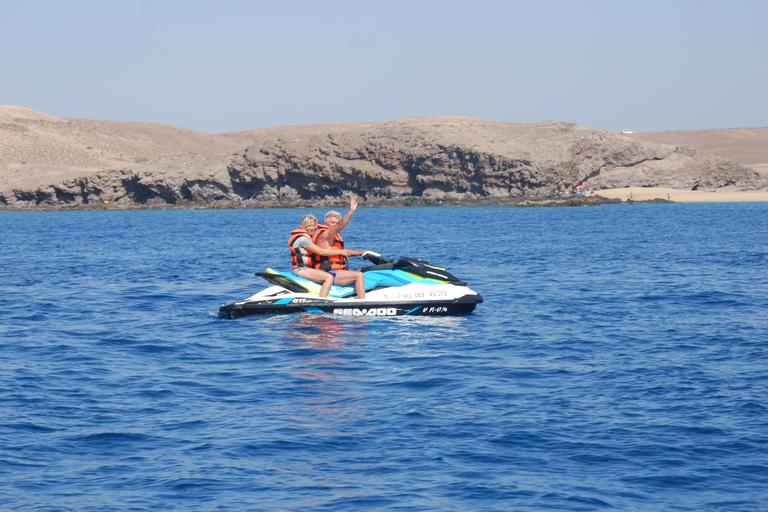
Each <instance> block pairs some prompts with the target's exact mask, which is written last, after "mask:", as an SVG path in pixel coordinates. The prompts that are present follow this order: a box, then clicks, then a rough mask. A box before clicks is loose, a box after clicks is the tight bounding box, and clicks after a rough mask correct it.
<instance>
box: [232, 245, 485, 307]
mask: <svg viewBox="0 0 768 512" xmlns="http://www.w3.org/2000/svg"><path fill="white" fill-rule="evenodd" d="M362 258H363V259H364V260H367V261H369V262H370V263H372V264H373V265H371V266H367V267H363V268H360V269H359V270H360V271H362V272H363V275H364V277H365V299H358V298H356V293H355V287H354V285H349V286H335V285H334V286H331V291H330V293H329V294H328V296H327V297H324V298H320V296H319V294H320V286H321V285H320V284H319V283H315V282H313V281H310V280H308V279H304V278H301V277H298V276H295V275H293V274H292V273H290V272H279V271H276V270H272V269H269V268H268V269H267V270H266V272H257V273H256V275H257V276H260V277H263V278H264V279H265V280H267V282H269V283H270V285H271V286H269V287H267V288H265V289H264V290H261V291H260V292H259V293H257V294H255V295H253V296H251V297H248V298H247V299H245V300H244V301H242V302H235V303H234V304H226V305H223V306H221V307H220V308H219V312H220V315H221V316H222V317H224V318H232V319H234V318H241V317H244V316H250V315H279V314H287V313H330V314H333V315H340V316H404V315H408V316H445V315H462V314H468V313H471V312H472V311H474V309H475V306H477V304H480V303H481V302H483V297H482V296H480V294H479V293H477V292H474V291H472V290H470V289H469V287H468V286H467V283H465V282H464V281H460V280H459V279H457V278H456V277H455V276H453V275H452V274H451V273H450V272H448V271H447V270H445V269H444V268H442V267H438V266H435V265H430V264H429V263H427V262H426V261H422V260H420V259H415V258H404V257H400V258H397V259H395V260H394V261H389V260H388V259H386V258H384V257H383V256H381V255H380V254H378V253H375V252H372V251H367V252H365V253H364V254H363V255H362Z"/></svg>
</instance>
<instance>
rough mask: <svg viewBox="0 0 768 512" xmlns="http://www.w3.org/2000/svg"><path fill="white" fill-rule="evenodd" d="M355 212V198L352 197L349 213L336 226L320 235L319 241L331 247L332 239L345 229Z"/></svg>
mask: <svg viewBox="0 0 768 512" xmlns="http://www.w3.org/2000/svg"><path fill="white" fill-rule="evenodd" d="M355 210H357V197H353V198H352V199H350V200H349V211H348V212H347V213H346V214H345V215H344V216H343V217H342V218H341V220H340V221H339V223H338V224H336V226H334V227H332V228H329V229H326V230H325V231H323V232H322V233H320V240H322V241H323V242H324V243H327V244H328V245H333V243H332V241H333V239H334V238H335V237H336V235H338V234H339V233H340V232H341V230H342V229H344V228H345V227H347V224H348V223H349V219H351V218H352V214H353V213H355Z"/></svg>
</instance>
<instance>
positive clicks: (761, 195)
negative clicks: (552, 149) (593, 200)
mask: <svg viewBox="0 0 768 512" xmlns="http://www.w3.org/2000/svg"><path fill="white" fill-rule="evenodd" d="M595 195H598V196H602V197H606V198H608V199H615V198H619V199H621V200H622V201H627V198H628V197H630V195H631V197H632V199H633V200H634V201H650V200H653V199H668V200H670V201H673V202H675V203H751V202H760V201H768V190H759V191H747V192H705V191H703V190H676V189H673V188H645V187H634V188H617V189H605V190H597V191H595Z"/></svg>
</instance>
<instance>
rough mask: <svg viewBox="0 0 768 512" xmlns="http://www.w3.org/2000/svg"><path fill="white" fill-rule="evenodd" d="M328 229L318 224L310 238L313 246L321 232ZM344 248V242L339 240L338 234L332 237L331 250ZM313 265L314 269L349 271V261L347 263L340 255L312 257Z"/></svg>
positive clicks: (316, 255) (317, 255) (345, 258)
mask: <svg viewBox="0 0 768 512" xmlns="http://www.w3.org/2000/svg"><path fill="white" fill-rule="evenodd" d="M328 229H330V228H328V226H326V225H324V224H319V225H318V226H317V231H315V232H314V233H313V234H312V238H313V239H314V241H315V244H317V239H318V238H320V235H321V234H322V232H323V231H326V230H328ZM343 248H344V240H343V239H342V238H341V235H339V234H338V233H337V234H336V236H335V237H333V245H332V246H331V249H343ZM314 257H315V259H314V262H313V263H314V265H315V268H319V269H320V270H348V269H349V261H347V257H346V256H344V255H342V254H332V255H331V256H320V255H319V254H315V255H314Z"/></svg>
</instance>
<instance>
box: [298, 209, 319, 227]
mask: <svg viewBox="0 0 768 512" xmlns="http://www.w3.org/2000/svg"><path fill="white" fill-rule="evenodd" d="M313 223H314V224H317V217H315V216H314V215H312V214H311V213H308V214H306V215H305V216H304V218H303V219H301V224H299V227H300V228H301V229H303V230H305V231H306V228H307V226H309V225H310V224H313Z"/></svg>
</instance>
